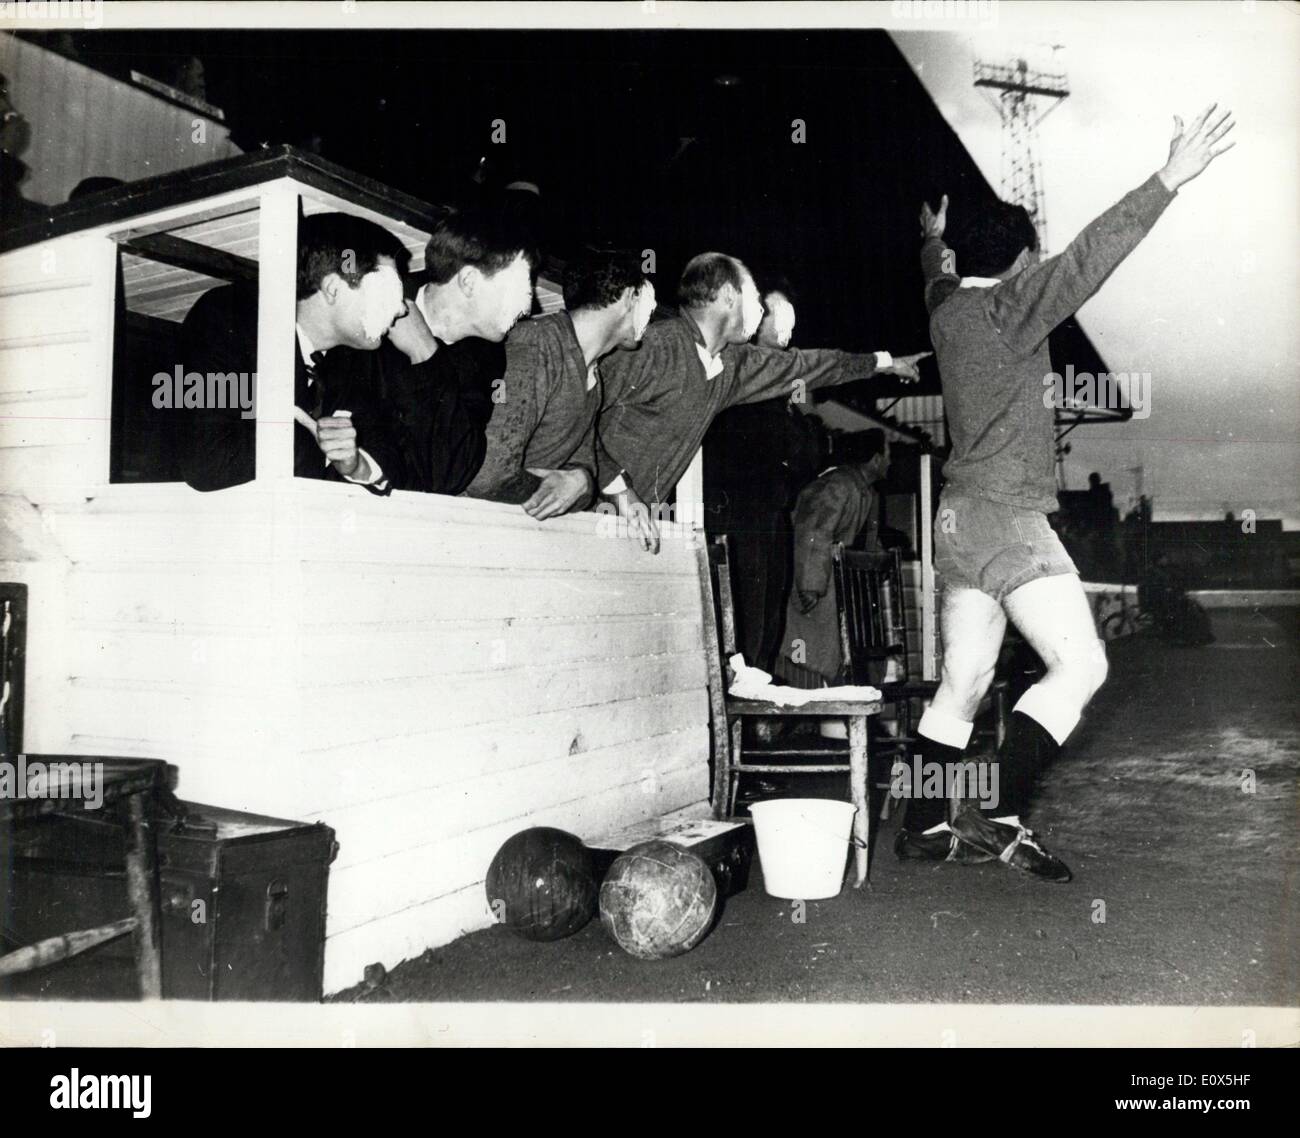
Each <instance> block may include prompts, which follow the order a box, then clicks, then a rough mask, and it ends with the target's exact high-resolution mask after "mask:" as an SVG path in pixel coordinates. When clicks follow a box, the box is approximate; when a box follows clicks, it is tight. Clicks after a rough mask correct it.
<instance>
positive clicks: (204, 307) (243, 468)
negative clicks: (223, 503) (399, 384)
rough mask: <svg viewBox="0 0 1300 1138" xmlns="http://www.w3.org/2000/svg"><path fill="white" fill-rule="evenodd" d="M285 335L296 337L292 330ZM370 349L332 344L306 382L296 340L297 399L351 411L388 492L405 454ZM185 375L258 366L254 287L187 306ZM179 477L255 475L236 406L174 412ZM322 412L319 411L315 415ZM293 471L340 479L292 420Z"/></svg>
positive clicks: (201, 482)
mask: <svg viewBox="0 0 1300 1138" xmlns="http://www.w3.org/2000/svg"><path fill="white" fill-rule="evenodd" d="M285 334H286V335H289V336H294V330H293V329H292V328H287V329H285ZM374 355H375V353H374V352H356V351H351V350H347V349H342V348H335V349H333V350H332V351H330V352H327V353H326V354H325V356H324V357H323V358H322V360H321V363H320V365H319V366H318V367H317V369H316V373H317V374H316V380H315V383H314V384H311V385H309V384H308V381H307V369H306V366H305V365H304V364H303V362H302V353H301V352H300V351H299V350H298V345H297V340H296V337H295V341H294V354H293V359H294V402H295V403H296V404H297V405H298V406H299V407H301V408H303V409H304V410H305V411H307V412H308V413H309V414H311V413H313V412H314V411H316V410H317V401H318V399H319V410H320V414H321V415H328V414H331V413H332V412H334V411H338V410H348V411H351V412H352V422H353V424H354V425H355V426H356V429H357V445H358V446H359V447H361V448H362V449H364V450H365V451H366V452H367V453H368V454H370V455H371V456H372V457H373V458H374V459H375V461H376V462H378V463H379V464H380V466H382V467H383V471H384V475H385V478H386V479H388V482H387V484H386V488H385V489H383V490H380V489H377V488H376V487H374V486H367V487H366V489H368V490H370V491H372V492H373V493H377V494H384V493H387V492H388V490H389V489H391V488H392V486H394V485H398V484H400V481H401V478H402V474H403V471H402V454H401V448H400V446H399V445H398V442H397V439H396V431H395V425H394V423H393V421H392V416H391V414H390V413H389V411H388V410H387V409H386V408H385V406H384V403H383V399H382V392H381V388H380V385H379V383H378V381H377V380H378V377H377V367H376V361H375V360H373V359H371V358H370V357H372V356H374ZM178 362H179V363H180V364H181V365H182V367H183V370H184V371H185V372H187V373H188V372H192V371H193V372H199V373H200V374H203V375H206V374H207V373H209V372H222V373H226V372H246V373H249V374H252V373H254V372H256V370H257V287H256V286H255V285H251V284H246V283H243V282H241V283H238V284H232V285H225V286H222V287H220V288H214V289H212V290H211V291H210V292H206V293H204V294H203V296H201V297H200V298H199V299H198V301H197V302H196V303H195V305H194V307H193V308H191V309H190V311H189V314H188V315H187V316H186V317H185V322H184V324H182V326H181V332H180V359H179V361H178ZM173 414H174V415H175V416H176V418H177V420H178V424H177V434H178V436H179V442H180V446H179V451H180V453H179V465H180V471H181V477H182V478H184V480H185V481H186V482H188V483H189V484H190V485H191V486H193V487H194V488H195V489H196V490H222V489H225V488H226V487H228V486H238V485H239V484H240V483H242V482H249V481H251V480H252V478H253V473H254V464H255V449H256V448H255V437H256V436H255V427H254V420H253V419H251V418H250V419H245V418H243V417H242V415H241V413H240V410H239V408H238V407H232V408H211V407H209V408H203V409H188V410H176V411H174V412H173ZM315 417H319V416H315ZM291 429H292V430H293V432H294V446H293V472H294V474H295V475H296V476H297V477H299V478H324V479H330V480H333V481H344V479H343V478H342V476H341V475H340V474H339V473H338V472H337V471H336V470H335V469H334V468H333V467H332V466H329V465H328V464H327V463H326V461H325V456H324V455H323V454H322V453H321V450H320V448H319V447H318V446H317V445H316V441H315V440H314V439H313V438H312V437H311V434H310V432H309V431H308V430H307V429H306V428H305V427H302V426H300V425H298V424H297V423H296V422H295V423H294V424H293V425H292V428H291Z"/></svg>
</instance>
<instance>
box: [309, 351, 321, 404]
mask: <svg viewBox="0 0 1300 1138" xmlns="http://www.w3.org/2000/svg"><path fill="white" fill-rule="evenodd" d="M324 359H325V353H324V352H312V354H311V361H310V362H309V363H308V364H307V390H308V399H309V401H310V403H311V417H312V418H313V419H319V418H320V416H321V410H322V408H323V407H324V402H325V398H324V396H323V395H322V394H321V382H320V372H319V368H320V365H321V363H322V362H324Z"/></svg>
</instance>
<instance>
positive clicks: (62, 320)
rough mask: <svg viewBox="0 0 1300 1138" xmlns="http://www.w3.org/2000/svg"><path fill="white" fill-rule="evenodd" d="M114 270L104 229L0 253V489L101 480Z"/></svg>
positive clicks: (65, 486) (46, 490) (29, 492)
mask: <svg viewBox="0 0 1300 1138" xmlns="http://www.w3.org/2000/svg"><path fill="white" fill-rule="evenodd" d="M115 272H116V262H115V247H114V245H113V243H112V242H111V241H110V240H109V239H108V238H106V237H104V236H102V235H74V236H69V237H64V238H60V239H57V240H54V241H45V242H42V243H41V244H39V245H34V246H29V247H27V248H25V249H20V250H16V251H15V252H12V253H7V254H5V255H4V256H3V257H0V492H4V493H10V494H12V493H19V492H21V493H23V494H24V495H25V496H27V497H28V498H30V499H32V500H34V501H35V500H38V499H40V500H47V501H48V500H56V499H69V498H75V497H76V496H77V495H78V494H79V493H81V492H82V491H83V490H84V488H85V486H86V485H88V484H92V483H96V482H101V481H104V480H105V479H106V478H107V458H108V455H107V435H108V422H109V413H110V390H111V388H110V384H109V382H108V377H109V375H110V374H111V359H112V334H113V330H112V319H113V288H114V274H115ZM0 556H3V550H2V549H0Z"/></svg>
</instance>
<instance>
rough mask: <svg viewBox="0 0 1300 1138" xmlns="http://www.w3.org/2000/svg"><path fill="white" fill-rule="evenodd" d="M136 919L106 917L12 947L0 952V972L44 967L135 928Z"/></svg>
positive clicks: (10, 972)
mask: <svg viewBox="0 0 1300 1138" xmlns="http://www.w3.org/2000/svg"><path fill="white" fill-rule="evenodd" d="M137 924H138V922H137V921H136V919H135V918H134V917H123V918H122V919H121V920H120V921H110V922H109V923H108V924H106V925H99V926H98V927H97V928H93V929H82V930H81V931H80V932H75V933H62V934H60V935H59V936H52V937H47V938H46V939H45V940H38V941H37V942H36V943H35V944H29V945H28V946H27V947H26V948H19V949H15V950H14V951H13V952H11V953H9V954H8V955H6V956H0V976H16V975H18V974H19V973H20V972H31V971H33V970H34V969H36V968H47V967H49V965H51V964H57V963H59V961H61V960H67V959H69V958H70V957H73V956H77V955H79V954H81V953H83V952H86V951H88V950H89V949H92V948H95V947H97V946H98V945H101V944H105V943H107V942H108V941H110V940H116V939H117V938H118V937H120V936H125V935H126V934H127V933H129V932H133V931H134V930H135V927H136V925H137Z"/></svg>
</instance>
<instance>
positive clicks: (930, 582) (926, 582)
mask: <svg viewBox="0 0 1300 1138" xmlns="http://www.w3.org/2000/svg"><path fill="white" fill-rule="evenodd" d="M933 462H934V460H933V458H932V457H931V456H930V455H928V454H923V455H921V678H922V679H926V680H937V679H938V678H939V666H938V659H937V653H936V651H935V648H936V639H935V611H934V600H935V597H934V504H933V500H932V495H933V490H932V488H931V483H930V473H931V470H932V468H933Z"/></svg>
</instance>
